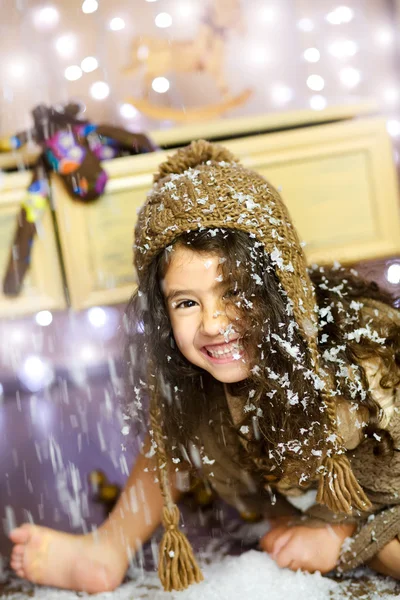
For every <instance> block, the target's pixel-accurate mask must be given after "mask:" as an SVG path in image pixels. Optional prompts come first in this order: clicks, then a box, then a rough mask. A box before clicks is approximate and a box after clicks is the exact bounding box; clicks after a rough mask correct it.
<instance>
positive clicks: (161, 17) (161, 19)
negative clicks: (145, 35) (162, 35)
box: [155, 12, 172, 29]
mask: <svg viewBox="0 0 400 600" xmlns="http://www.w3.org/2000/svg"><path fill="white" fill-rule="evenodd" d="M155 24H156V25H157V27H161V28H162V29H164V28H166V27H170V26H171V25H172V17H171V15H170V14H169V13H166V12H162V13H159V14H158V15H157V16H156V18H155Z"/></svg>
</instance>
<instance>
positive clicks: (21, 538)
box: [8, 523, 32, 544]
mask: <svg viewBox="0 0 400 600" xmlns="http://www.w3.org/2000/svg"><path fill="white" fill-rule="evenodd" d="M31 535H32V525H29V524H28V523H25V524H24V525H22V526H21V527H17V528H16V529H13V530H12V531H10V533H9V535H8V537H9V538H10V540H11V541H12V542H14V544H26V543H27V542H28V540H29V538H30V537H31Z"/></svg>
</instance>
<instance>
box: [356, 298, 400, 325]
mask: <svg viewBox="0 0 400 600" xmlns="http://www.w3.org/2000/svg"><path fill="white" fill-rule="evenodd" d="M360 305H361V306H360V314H361V318H362V319H363V320H369V321H371V322H373V323H376V324H379V323H382V322H386V324H387V325H389V326H390V325H393V326H398V327H400V310H399V309H398V308H395V307H394V306H392V305H390V304H387V303H386V302H382V301H380V300H375V299H374V298H365V297H362V298H360Z"/></svg>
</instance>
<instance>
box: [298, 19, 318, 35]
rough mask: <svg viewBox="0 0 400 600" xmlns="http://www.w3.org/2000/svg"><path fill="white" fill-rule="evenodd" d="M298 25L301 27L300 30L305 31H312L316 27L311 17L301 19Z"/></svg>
mask: <svg viewBox="0 0 400 600" xmlns="http://www.w3.org/2000/svg"><path fill="white" fill-rule="evenodd" d="M297 27H298V28H299V29H300V31H305V32H307V33H308V32H310V31H312V30H313V29H314V23H313V22H312V20H311V19H307V18H304V19H300V21H299V22H298V23H297Z"/></svg>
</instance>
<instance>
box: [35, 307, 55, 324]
mask: <svg viewBox="0 0 400 600" xmlns="http://www.w3.org/2000/svg"><path fill="white" fill-rule="evenodd" d="M35 321H36V323H37V324H38V325H41V326H42V327H47V326H48V325H50V324H51V323H52V322H53V315H52V314H51V312H50V311H49V310H41V311H40V312H38V313H37V314H36V316H35Z"/></svg>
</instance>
